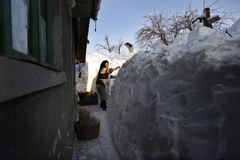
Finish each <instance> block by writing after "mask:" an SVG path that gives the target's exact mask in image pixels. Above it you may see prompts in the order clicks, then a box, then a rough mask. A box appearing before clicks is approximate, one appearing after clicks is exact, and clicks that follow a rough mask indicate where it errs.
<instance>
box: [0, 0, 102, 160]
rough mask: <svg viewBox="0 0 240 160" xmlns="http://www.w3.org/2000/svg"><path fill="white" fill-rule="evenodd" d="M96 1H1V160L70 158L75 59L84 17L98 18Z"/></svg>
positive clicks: (84, 26)
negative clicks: (75, 23) (74, 23)
mask: <svg viewBox="0 0 240 160" xmlns="http://www.w3.org/2000/svg"><path fill="white" fill-rule="evenodd" d="M100 2H101V1H100V0H82V1H75V0H35V1H26V0H11V1H7V0H3V1H1V2H0V73H1V74H0V127H1V128H0V159H1V160H47V159H49V160H50V159H52V160H53V159H54V160H56V159H58V160H70V159H71V156H72V146H73V144H72V143H73V136H74V132H73V125H74V122H73V121H74V120H75V119H74V109H75V107H76V102H75V93H76V92H75V61H76V57H77V58H78V57H81V61H85V59H84V57H85V55H86V46H87V41H86V40H87V36H88V29H89V20H90V18H91V19H93V20H97V13H98V10H99V7H100ZM75 19H78V21H79V23H81V24H80V27H78V28H76V27H75V26H74V25H73V23H72V22H73V21H75ZM74 30H77V32H81V34H78V35H74V34H73V31H74ZM73 37H77V39H78V40H76V39H74V38H73ZM80 39H82V40H83V41H81V44H79V43H80V41H79V40H80ZM75 46H81V47H80V48H78V50H76V48H75ZM84 49H85V52H84ZM79 50H80V51H81V52H79ZM77 51H78V52H77ZM78 59H80V58H78Z"/></svg>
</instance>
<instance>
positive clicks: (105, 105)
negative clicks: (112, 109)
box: [102, 101, 107, 111]
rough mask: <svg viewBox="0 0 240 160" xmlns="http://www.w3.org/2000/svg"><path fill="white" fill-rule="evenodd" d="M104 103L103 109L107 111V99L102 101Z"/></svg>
mask: <svg viewBox="0 0 240 160" xmlns="http://www.w3.org/2000/svg"><path fill="white" fill-rule="evenodd" d="M102 104H103V107H102V109H103V110H104V111H106V110H107V103H106V101H102Z"/></svg>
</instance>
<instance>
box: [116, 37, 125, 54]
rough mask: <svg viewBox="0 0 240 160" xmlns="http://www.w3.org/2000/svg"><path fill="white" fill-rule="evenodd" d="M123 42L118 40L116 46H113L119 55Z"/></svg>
mask: <svg viewBox="0 0 240 160" xmlns="http://www.w3.org/2000/svg"><path fill="white" fill-rule="evenodd" d="M123 43H124V41H123V40H122V39H121V38H120V39H119V41H118V45H116V46H115V49H116V52H117V53H118V54H121V48H122V46H123Z"/></svg>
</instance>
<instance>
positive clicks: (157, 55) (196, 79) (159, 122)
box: [107, 21, 240, 160]
mask: <svg viewBox="0 0 240 160" xmlns="http://www.w3.org/2000/svg"><path fill="white" fill-rule="evenodd" d="M239 28H240V21H238V22H236V23H235V24H234V25H233V26H232V27H231V28H229V29H228V31H229V32H230V33H231V34H232V35H233V37H230V36H229V35H227V34H225V32H224V31H222V32H220V31H214V30H212V29H210V28H206V27H200V28H197V29H196V30H194V31H192V32H190V33H189V34H188V36H185V37H187V38H183V39H181V42H179V43H177V42H176V43H175V44H174V45H172V46H168V47H162V46H161V47H158V46H154V48H155V49H154V50H153V51H151V52H138V53H136V54H135V55H134V56H133V57H132V58H131V59H130V60H128V61H127V62H126V63H125V64H124V65H123V67H122V68H121V69H120V71H119V73H118V77H117V79H116V80H115V82H114V85H113V86H112V92H111V97H110V98H109V104H108V106H109V107H108V111H107V113H108V117H109V121H110V124H111V129H112V138H113V142H114V144H115V147H116V149H117V151H118V152H119V154H120V156H121V157H122V159H137V160H141V159H146V160H149V159H194V160H203V159H204V160H207V159H209V160H219V159H221V158H222V159H239V158H240V154H239V147H238V146H239V140H240V129H239V126H240V116H239V114H240V108H239V107H240V105H239V104H240V101H239V99H240V29H239ZM183 42H184V45H183ZM180 44H181V45H180Z"/></svg>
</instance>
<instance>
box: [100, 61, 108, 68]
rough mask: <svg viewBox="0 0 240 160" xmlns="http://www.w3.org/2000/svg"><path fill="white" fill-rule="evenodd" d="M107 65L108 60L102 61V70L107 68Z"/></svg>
mask: <svg viewBox="0 0 240 160" xmlns="http://www.w3.org/2000/svg"><path fill="white" fill-rule="evenodd" d="M106 63H108V61H107V60H104V61H102V63H101V64H100V69H102V68H105V67H106V66H105V64H106Z"/></svg>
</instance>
